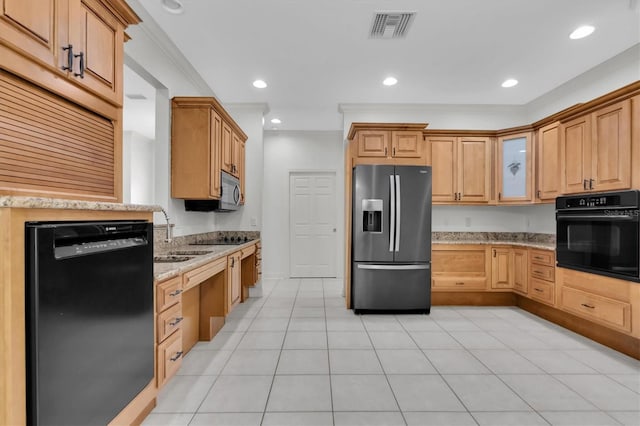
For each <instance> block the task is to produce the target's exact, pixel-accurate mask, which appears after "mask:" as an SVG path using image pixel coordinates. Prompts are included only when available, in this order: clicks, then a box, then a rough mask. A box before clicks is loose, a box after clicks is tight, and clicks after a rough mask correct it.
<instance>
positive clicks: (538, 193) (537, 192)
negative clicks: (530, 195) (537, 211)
mask: <svg viewBox="0 0 640 426" xmlns="http://www.w3.org/2000/svg"><path fill="white" fill-rule="evenodd" d="M536 194H537V196H538V198H541V197H540V194H541V192H540V190H539V189H538V190H537V191H536Z"/></svg>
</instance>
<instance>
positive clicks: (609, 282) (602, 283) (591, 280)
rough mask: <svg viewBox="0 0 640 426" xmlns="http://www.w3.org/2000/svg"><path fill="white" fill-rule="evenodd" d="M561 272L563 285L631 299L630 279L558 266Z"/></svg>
mask: <svg viewBox="0 0 640 426" xmlns="http://www.w3.org/2000/svg"><path fill="white" fill-rule="evenodd" d="M558 271H559V273H560V274H561V277H562V278H561V281H562V285H563V286H566V287H572V288H575V289H578V290H582V291H584V292H587V293H593V294H596V295H600V296H603V297H606V298H609V299H615V300H620V301H622V302H629V301H630V300H631V287H630V286H635V285H636V284H632V283H631V282H629V281H624V280H620V279H616V278H609V277H603V276H602V275H596V274H588V273H586V272H581V271H574V270H572V269H565V268H558Z"/></svg>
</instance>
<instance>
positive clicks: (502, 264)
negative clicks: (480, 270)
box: [491, 247, 513, 290]
mask: <svg viewBox="0 0 640 426" xmlns="http://www.w3.org/2000/svg"><path fill="white" fill-rule="evenodd" d="M491 288H492V289H494V290H495V289H511V288H513V250H512V249H511V248H510V247H492V248H491Z"/></svg>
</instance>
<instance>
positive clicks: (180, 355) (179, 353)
mask: <svg viewBox="0 0 640 426" xmlns="http://www.w3.org/2000/svg"><path fill="white" fill-rule="evenodd" d="M183 353H184V352H183V351H180V352H176V355H175V356H173V357H171V358H169V361H173V362H175V361H177V360H179V359H180V357H182V354H183Z"/></svg>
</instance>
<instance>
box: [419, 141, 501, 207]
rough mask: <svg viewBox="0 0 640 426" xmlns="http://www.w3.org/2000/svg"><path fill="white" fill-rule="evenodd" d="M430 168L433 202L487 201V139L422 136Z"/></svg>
mask: <svg viewBox="0 0 640 426" xmlns="http://www.w3.org/2000/svg"><path fill="white" fill-rule="evenodd" d="M425 143H426V149H427V164H429V165H430V166H431V167H432V170H433V182H432V194H433V195H432V199H433V202H434V203H438V202H440V203H447V204H450V203H452V202H453V203H457V202H463V203H464V202H468V203H487V202H488V201H489V198H490V195H491V138H489V137H475V136H451V135H438V136H436V135H433V136H427V137H425Z"/></svg>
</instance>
